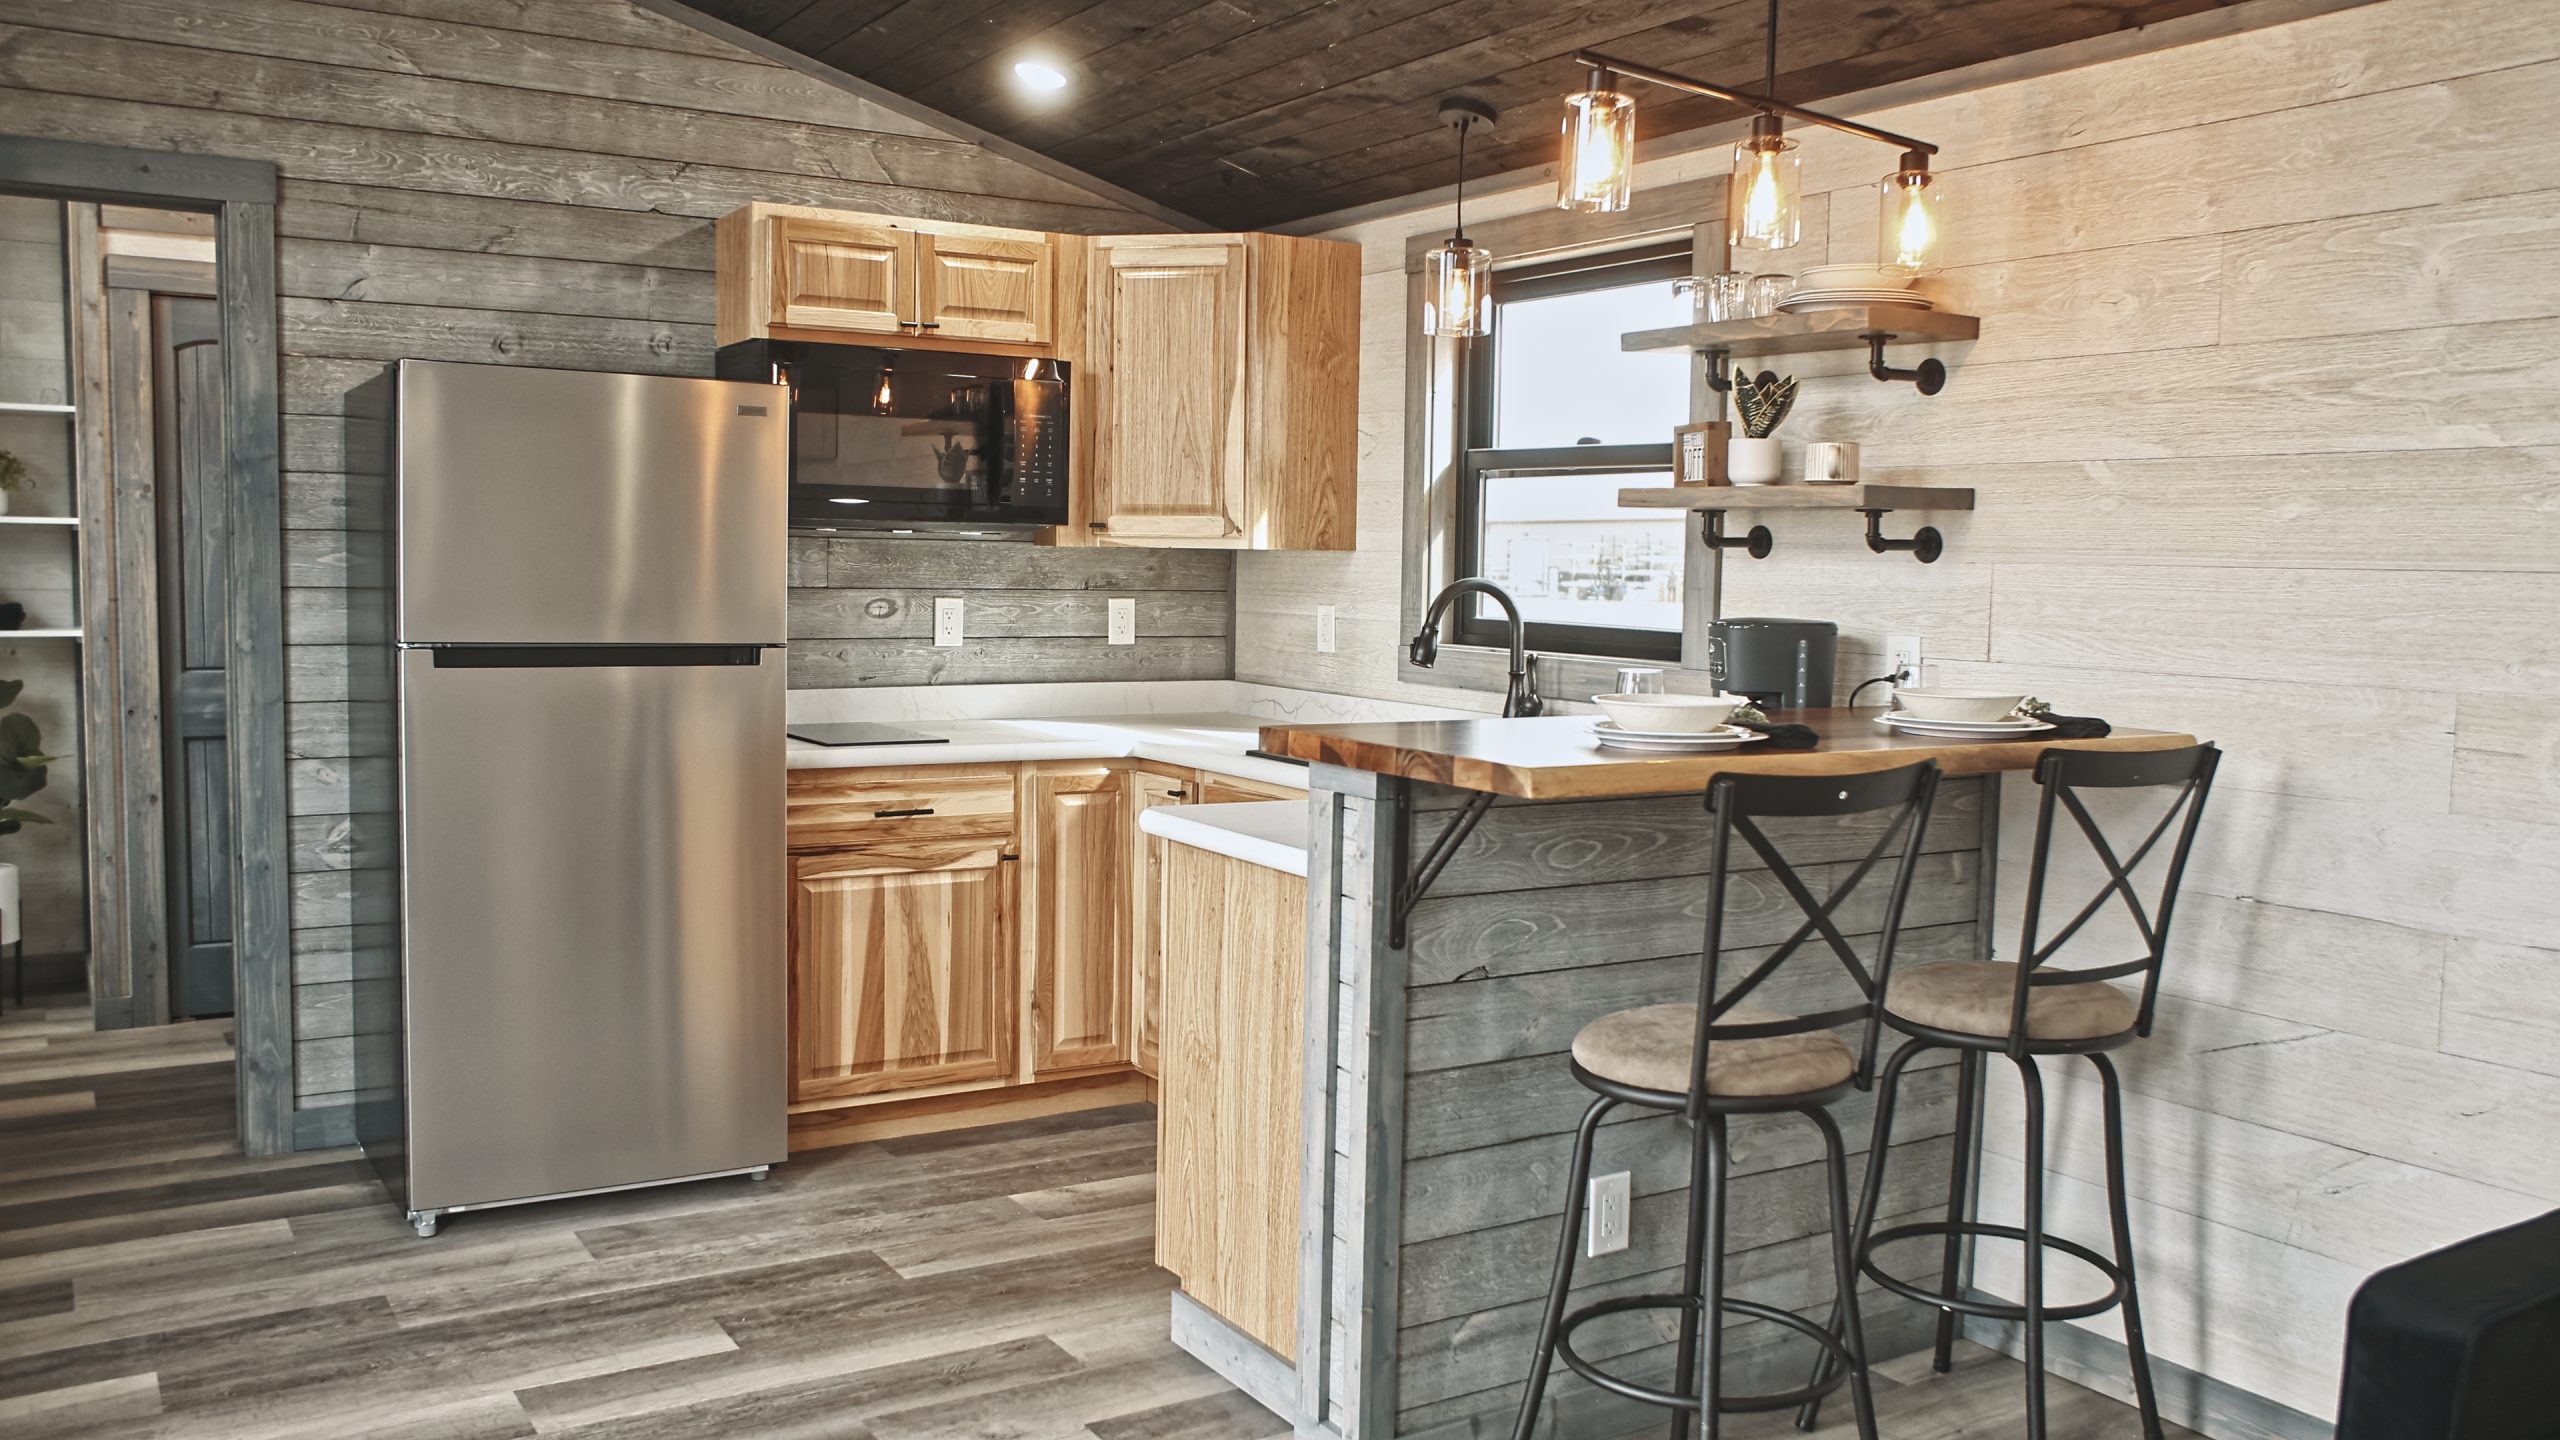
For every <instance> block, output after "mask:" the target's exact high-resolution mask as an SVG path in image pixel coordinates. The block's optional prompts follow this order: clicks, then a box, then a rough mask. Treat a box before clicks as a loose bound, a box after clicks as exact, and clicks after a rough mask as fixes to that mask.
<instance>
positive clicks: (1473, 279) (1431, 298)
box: [1422, 235, 1493, 336]
mask: <svg viewBox="0 0 2560 1440" xmlns="http://www.w3.org/2000/svg"><path fill="white" fill-rule="evenodd" d="M1422 282H1423V291H1422V333H1423V334H1425V335H1452V336H1468V335H1482V334H1485V333H1486V332H1488V331H1490V330H1491V329H1492V328H1493V294H1492V291H1493V252H1492V251H1490V250H1487V249H1486V248H1484V247H1483V246H1481V245H1478V244H1475V243H1474V242H1472V241H1470V240H1468V239H1467V237H1466V236H1464V235H1452V236H1450V237H1449V239H1448V242H1447V243H1446V244H1443V245H1442V246H1440V247H1439V248H1438V249H1436V250H1433V251H1432V252H1431V253H1430V254H1428V255H1425V256H1424V257H1422Z"/></svg>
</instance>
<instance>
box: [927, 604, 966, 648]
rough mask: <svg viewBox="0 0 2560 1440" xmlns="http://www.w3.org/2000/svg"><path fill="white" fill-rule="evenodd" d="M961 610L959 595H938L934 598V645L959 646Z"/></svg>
mask: <svg viewBox="0 0 2560 1440" xmlns="http://www.w3.org/2000/svg"><path fill="white" fill-rule="evenodd" d="M960 609H961V606H960V597H959V596H957V595H938V596H935V597H934V601H933V643H934V644H936V645H957V644H959V643H960Z"/></svg>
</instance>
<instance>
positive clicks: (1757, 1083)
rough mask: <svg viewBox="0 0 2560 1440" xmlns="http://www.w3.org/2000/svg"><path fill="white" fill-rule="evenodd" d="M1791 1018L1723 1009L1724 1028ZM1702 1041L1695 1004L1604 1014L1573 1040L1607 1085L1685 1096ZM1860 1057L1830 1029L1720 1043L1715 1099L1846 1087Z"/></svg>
mask: <svg viewBox="0 0 2560 1440" xmlns="http://www.w3.org/2000/svg"><path fill="white" fill-rule="evenodd" d="M1788 1018H1790V1017H1788V1016H1785V1015H1781V1014H1779V1013H1778V1012H1776V1011H1774V1010H1763V1009H1760V1008H1759V1007H1757V1006H1753V1005H1736V1006H1734V1007H1733V1008H1732V1009H1730V1010H1728V1011H1726V1012H1725V1013H1724V1016H1723V1018H1722V1019H1720V1020H1718V1021H1717V1022H1716V1023H1717V1024H1720V1025H1765V1024H1768V1023H1769V1022H1771V1021H1773V1020H1785V1019H1788ZM1697 1038H1698V1007H1697V1006H1695V1005H1647V1006H1644V1007H1642V1008H1640V1009H1635V1010H1620V1011H1618V1012H1616V1013H1615V1014H1611V1015H1603V1016H1601V1017H1600V1018H1599V1019H1597V1020H1594V1021H1592V1022H1591V1023H1590V1024H1588V1025H1585V1026H1583V1027H1582V1033H1581V1034H1578V1035H1576V1036H1574V1037H1573V1058H1574V1062H1575V1063H1576V1064H1579V1065H1580V1066H1581V1067H1582V1068H1583V1069H1585V1070H1588V1071H1590V1072H1591V1073H1592V1074H1594V1075H1597V1076H1599V1077H1600V1078H1601V1079H1603V1080H1614V1081H1616V1082H1617V1083H1618V1084H1621V1085H1632V1086H1634V1087H1636V1088H1637V1089H1639V1090H1664V1091H1668V1092H1670V1093H1672V1094H1674V1095H1685V1094H1687V1093H1688V1090H1689V1070H1690V1063H1691V1048H1692V1047H1693V1046H1694V1045H1695V1044H1696V1042H1697ZM1857 1068H1858V1062H1857V1059H1856V1057H1854V1056H1852V1055H1851V1054H1850V1053H1849V1047H1848V1046H1847V1045H1846V1044H1843V1043H1842V1042H1841V1039H1840V1037H1839V1036H1837V1035H1834V1034H1832V1033H1831V1032H1830V1031H1828V1030H1813V1031H1808V1032H1806V1033H1805V1034H1802V1035H1777V1036H1771V1037H1769V1038H1767V1039H1762V1040H1716V1041H1712V1042H1710V1043H1709V1044H1708V1046H1707V1093H1708V1094H1710V1095H1732V1096H1746V1095H1748V1096H1765V1095H1804V1094H1809V1093H1811V1092H1813V1091H1816V1090H1828V1089H1830V1088H1831V1087H1833V1086H1835V1085H1841V1084H1845V1083H1847V1081H1848V1079H1849V1076H1850V1073H1851V1072H1852V1071H1854V1070H1856V1069H1857Z"/></svg>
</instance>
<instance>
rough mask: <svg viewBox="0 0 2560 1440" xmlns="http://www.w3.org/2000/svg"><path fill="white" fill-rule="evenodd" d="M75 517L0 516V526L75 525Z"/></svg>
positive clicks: (76, 521) (77, 522)
mask: <svg viewBox="0 0 2560 1440" xmlns="http://www.w3.org/2000/svg"><path fill="white" fill-rule="evenodd" d="M79 523H80V517H79V516H77V515H0V525H77V524H79Z"/></svg>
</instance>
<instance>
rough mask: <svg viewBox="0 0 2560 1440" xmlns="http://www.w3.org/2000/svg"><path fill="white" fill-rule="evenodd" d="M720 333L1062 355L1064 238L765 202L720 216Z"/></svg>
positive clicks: (733, 337) (724, 336) (721, 338)
mask: <svg viewBox="0 0 2560 1440" xmlns="http://www.w3.org/2000/svg"><path fill="white" fill-rule="evenodd" d="M716 237H717V245H718V265H719V285H718V301H717V314H716V316H715V319H716V321H717V323H716V324H715V325H714V327H713V335H714V339H715V340H716V341H717V343H719V344H722V345H727V344H731V343H733V342H736V341H739V340H752V339H757V338H760V337H764V336H775V337H779V338H786V339H787V338H798V339H813V340H824V339H829V338H832V337H837V336H842V337H846V338H853V337H869V336H876V335H889V336H896V337H898V343H900V344H902V345H907V346H915V347H922V348H928V349H929V348H933V347H935V346H941V347H944V348H956V349H977V350H984V349H995V350H999V351H1002V352H1004V353H1008V354H1021V355H1048V354H1052V353H1054V352H1055V346H1056V343H1057V340H1058V330H1057V312H1058V297H1057V289H1058V282H1057V272H1058V241H1059V237H1057V236H1054V235H1050V234H1047V233H1045V232H1042V231H1038V230H1007V229H1000V228H997V227H995V226H990V225H961V224H955V223H949V222H943V221H929V220H912V219H908V218H906V217H903V216H896V215H866V214H860V213H856V212H851V211H840V210H818V209H812V208H810V207H808V206H804V205H772V204H767V203H764V202H762V201H759V202H757V203H755V204H751V205H746V206H742V207H740V208H739V209H737V210H734V211H732V212H730V213H729V214H727V215H725V216H722V217H721V219H720V222H719V225H718V227H717V230H716Z"/></svg>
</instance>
